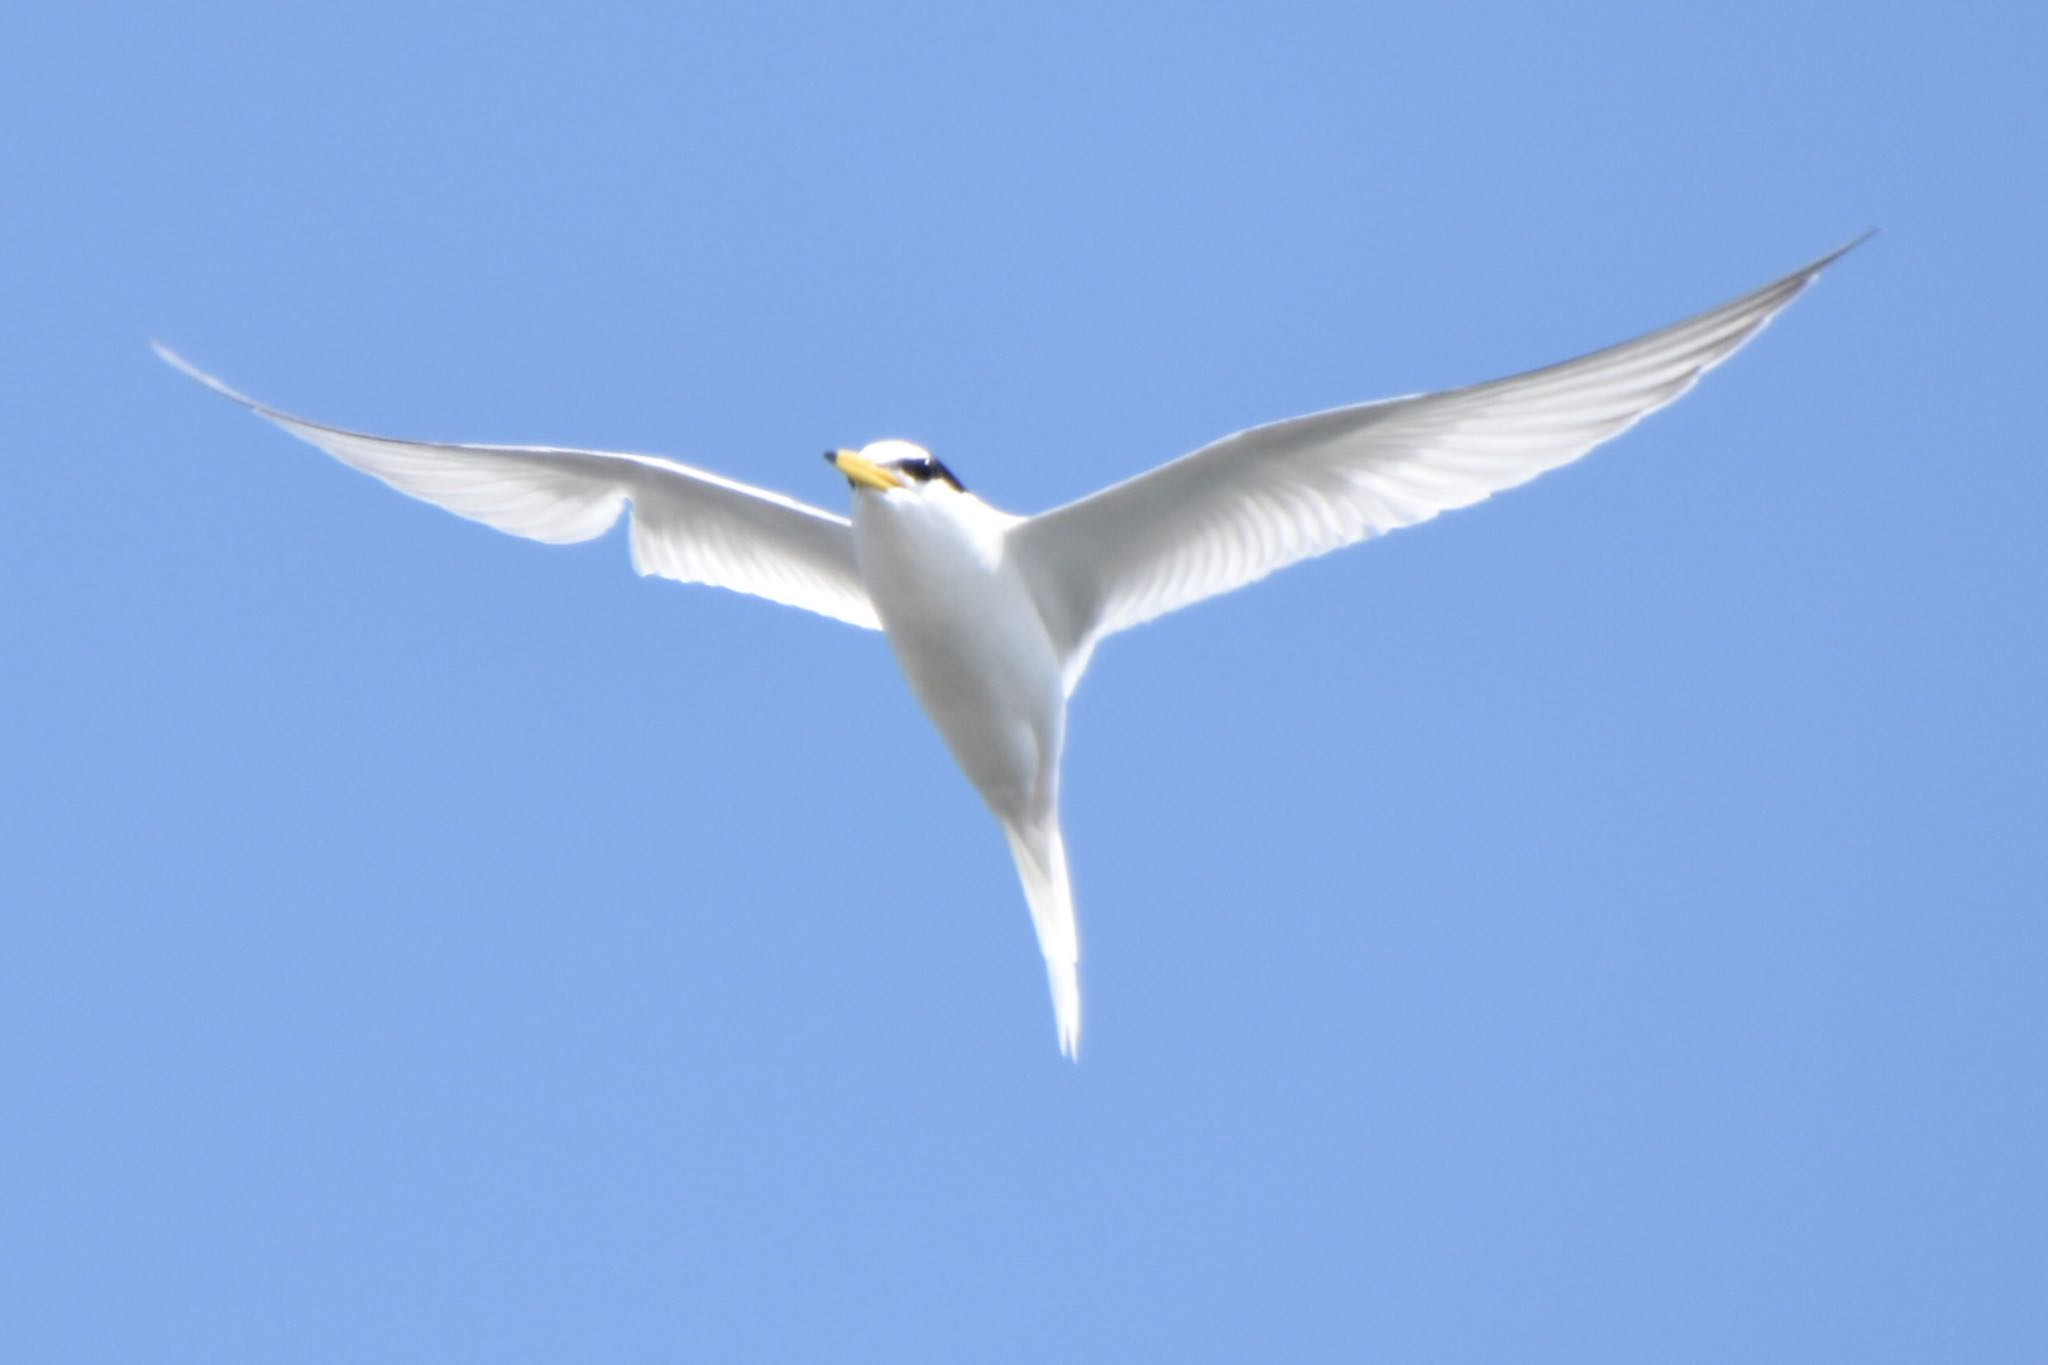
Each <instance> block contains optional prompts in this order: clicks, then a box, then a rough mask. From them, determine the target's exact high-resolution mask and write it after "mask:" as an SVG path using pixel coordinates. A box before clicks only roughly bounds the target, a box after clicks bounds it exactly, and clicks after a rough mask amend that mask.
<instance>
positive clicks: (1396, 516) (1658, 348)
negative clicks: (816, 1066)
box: [156, 234, 1868, 1057]
mask: <svg viewBox="0 0 2048 1365" xmlns="http://www.w3.org/2000/svg"><path fill="white" fill-rule="evenodd" d="M1867 235H1868V234H1866V236H1867ZM1862 240H1863V238H1858V239H1857V241H1856V242H1851V243H1850V244H1849V245H1848V246H1845V247H1842V248H1841V249H1840V250H1838V251H1835V252H1832V253H1830V254H1829V255H1827V256H1824V257H1822V258H1821V259H1820V260H1818V261H1815V262H1814V263H1813V264H1811V265H1808V266H1806V267H1804V268H1802V269H1800V270H1796V271H1794V272H1793V273H1792V274H1790V275H1787V276H1785V277H1784V278H1783V279H1781V280H1778V281H1777V282H1775V283H1773V284H1768V285H1765V286H1764V287H1763V288H1761V289H1758V290H1756V291H1755V292H1754V293H1750V294H1745V295H1743V296H1742V297H1741V298H1739V299H1736V300H1734V301H1733V302H1731V303H1725V304H1723V305H1721V306H1720V307H1718V308H1714V309H1710V310H1708V311H1707V312H1704V313H1701V314H1699V315H1698V316H1696V317H1692V318H1688V319H1687V320H1685V321H1684V322H1680V323H1676V324H1674V325H1672V326H1669V327H1665V328H1663V329H1662V330H1660V331H1655V332H1651V333H1649V334H1648V335H1646V336H1642V337H1638V338H1637V339H1635V340H1634V341H1626V342H1623V343H1621V344H1620V345H1618V346H1612V347H1609V348H1608V349H1606V350H1602V351H1595V352H1594V353H1592V354H1591V355H1586V356H1582V357H1580V358H1579V359H1577V360H1570V361H1566V362H1565V363H1563V364H1560V365H1552V366H1549V367H1547V368H1545V369H1540V370H1532V371H1530V372H1528V373H1526V374H1520V375H1515V376H1513V377H1511V378H1507V379H1498V380H1494V381H1493V382H1491V383H1485V384H1475V385H1472V386H1470V387H1468V388H1460V389H1448V390H1445V391H1444V392H1441V393H1429V394H1417V395H1413V396H1410V397H1406V398H1393V399H1387V400H1384V401H1381V402H1376V403H1364V404H1360V405H1358V406H1355V407H1346V408H1334V409H1332V410H1330V411H1327V412H1318V413H1312V414H1309V415H1308V416H1305V417H1295V418H1290V419H1288V420H1286V421H1281V422H1274V423H1271V424H1269V425H1266V426H1259V427H1252V428H1250V429H1249V430H1246V431H1240V432H1238V433H1236V434H1235V435H1231V436H1226V437H1224V438H1223V439H1222V440H1220V441H1216V442H1214V443H1213V444H1211V445H1207V446H1204V447H1202V448H1201V449H1200V450H1197V451H1195V452H1194V453H1193V454H1191V455H1186V456H1183V457H1182V458H1180V459H1178V460H1174V461H1172V462H1171V463H1168V464H1164V465H1161V466H1160V467H1159V468H1157V469H1154V470H1151V471H1149V472H1148V473H1144V474H1140V475H1138V476H1137V477H1135V478H1132V479H1127V480H1125V481H1124V482H1122V483H1119V484H1116V485H1114V486H1112V487H1109V488H1106V489H1103V490H1102V491H1101V492H1098V493H1093V494H1090V495H1089V496H1087V497H1085V498H1082V499H1080V500H1079V501H1077V502H1071V503H1068V504H1067V505H1066V506H1064V507H1058V508H1055V509H1054V510H1052V511H1050V512H1044V513H1040V514H1039V515H1038V516H1035V517H1020V516H1016V515H1014V514H1012V513H1009V512H1004V511H1001V510H999V509H997V508H994V507H991V506H990V505H989V504H988V503H986V502H983V501H982V500H981V499H980V498H978V497H976V496H975V495H974V494H972V493H970V492H968V491H967V489H966V488H965V487H964V486H963V485H962V484H961V482H960V480H959V479H957V478H956V477H954V475H953V472H952V471H951V470H949V469H948V468H947V467H946V466H945V465H944V464H942V463H940V461H939V460H937V459H936V458H934V457H933V456H932V454H931V453H930V452H929V451H927V450H925V449H924V448H922V447H921V446H917V445H913V444H911V443H910V442H908V441H902V440H883V441H875V442H873V443H871V444H869V445H867V446H864V447H862V448H861V449H860V450H858V451H854V450H831V451H827V452H826V454H825V458H826V459H827V460H828V461H830V462H831V463H832V464H833V466H834V467H836V468H837V469H838V470H839V472H840V473H841V474H843V475H845V477H846V479H847V482H848V484H849V486H850V488H851V493H852V498H853V509H852V516H851V518H848V517H842V516H839V515H837V514H835V513H832V512H827V511H824V510H822V509H820V508H817V507H812V506H810V505H808V504H806V503H802V502H798V501H797V500H795V499H793V498H789V497H785V496H783V495H782V494H780V493H772V492H768V491H766V490H764V489H759V488H753V487H750V486H748V485H746V484H743V483H738V482H735V481H734V480H731V479H726V478H721V477H720V476H718V475H716V474H712V473H709V472H707V471H705V470H701V469H695V468H692V467H691V466H689V465H686V464H681V463H678V462H677V461H674V460H668V459H662V458H659V457H657V456H652V455H631V454H621V453H614V452H608V451H597V450H574V449H566V448H562V447H557V446H507V445H472V444H467V443H455V442H444V441H399V440H393V439H391V438H389V437H385V436H370V435H366V434H364V433H362V432H357V431H347V430H344V429H342V428H339V427H331V426H325V425H323V424H321V423H318V422H309V421H307V420H305V419H304V418H301V417H294V416H292V415H291V414H289V413H285V412H280V411H278V410H277V409H276V408H272V407H268V406H266V405H264V404H262V403H259V402H257V401H256V400H254V399H252V398H248V397H246V396H244V395H243V394H240V393H237V392H236V391H235V390H234V389H231V388H229V387H228V386H227V385H226V384H224V383H222V382H221V381H220V380H218V379H215V378H214V377H213V376H211V375H209V374H206V373H205V372H204V371H202V370H200V369H198V368H197V367H196V366H194V365H192V364H191V363H190V362H188V361H186V360H185V359H184V358H182V357H181V356H179V355H177V354H176V353H175V352H173V351H171V350H170V349H169V348H167V347H165V346H163V345H161V344H157V345H156V351H157V354H158V355H159V356H161V357H162V358H163V359H164V360H165V361H167V362H168V363H170V364H171V365H173V366H175V367H176V368H177V369H179V370H181V371H183V372H184V373H186V374H188V375H190V376H191V377H192V378H194V379H196V380H198V381H199V382H200V383H202V384H204V385H206V386H207V387H208V388H210V389H213V390H214V391H215V392H217V393H220V394H224V395H225V396H227V397H229V398H232V399H233V400H235V401H236V402H237V403H240V404H242V405H243V406H245V407H247V408H249V409H251V410H253V411H254V412H256V413H258V414H259V415H261V416H263V417H266V418H268V419H269V420H270V421H272V422H274V423H276V424H277V425H278V426H280V427H283V428H284V429H285V430H286V431H287V432H290V433H291V434H292V435H294V436H297V437H299V438H300V439H301V440H304V441H308V442H310V443H312V444H313V445H316V446H318V447H319V448H320V449H322V450H324V451H326V452H327V453H328V454H330V455H332V456H334V457H335V458H336V459H338V460H340V461H341V462H342V463H344V464H347V465H352V466H353V467H355V468H357V469H360V470H362V471H363V472H364V473H367V474H372V475H375V476H376V477H377V478H379V479H382V480H383V481H384V482H385V483H387V484H390V485H391V486H392V487H393V488H396V489H398V490H399V491H400V492H402V493H408V494H411V495H412V496H413V497H416V498H422V499H424V500H426V501H428V502H431V503H435V504H437V505H438V506H441V507H445V508H447V509H448V510H449V511H451V512H454V513H456V514H457V515H459V516H463V517H468V518H470V519H472V520H474V521H481V522H483V523H484V524H486V525H488V526H494V527H496V528H497V529H499V530H501V531H509V532H511V533H512V534H514V535H519V536H526V537H528V538H530V539H533V540H540V541H546V542H548V543H550V544H556V545H561V544H570V543H573V542H576V541H584V540H590V539H592V538H594V537H596V536H600V535H603V534H604V533H605V532H606V531H608V530H610V529H611V528H612V526H613V525H615V524H616V523H617V522H618V519H619V516H620V514H621V513H622V512H624V511H625V510H626V508H627V507H628V506H630V507H631V508H632V509H633V516H632V531H631V535H632V552H633V565H634V567H635V568H636V569H638V570H639V571H640V572H641V573H642V574H659V575H661V576H662V577H664V578H673V579H675V580H677V581H678V582H683V583H709V584H713V585H715V586H717V587H721V588H730V589H733V590H734V591H737V592H743V593H750V594H752V595H754V596H756V597H765V598H767V599H769V600H770V601H773V602H781V603H785V604H787V605H789V606H793V607H803V608H805V609H807V610H809V611H814V612H817V613H818V614H820V615H822V616H829V617H832V618H833V619H834V620H838V621H844V622H846V623H847V624H848V625H854V626H861V627H865V628H867V629H869V630H876V629H879V630H880V631H882V633H883V634H884V635H885V636H887V637H888V640H889V644H890V647H891V648H892V649H894V650H895V653H896V660H897V663H898V664H899V665H901V667H902V669H903V672H904V675H905V676H906V677H907V678H908V679H909V681H910V688H911V691H912V692H913V693H915V694H916V696H917V700H918V702H919V703H920V704H921V705H922V706H923V707H924V709H925V713H926V714H927V715H929V716H930V717H931V719H932V722H933V723H934V724H935V725H937V726H938V728H939V733H940V734H942V735H943V736H945V739H946V743H947V745H948V746H949V747H950V748H951V749H952V751H953V757H954V758H955V759H956V760H957V761H958V762H959V764H960V767H961V769H962V770H963V771H965V772H966V774H967V778H968V780H969V781H970V782H972V783H973V784H974V787H975V790H977V791H979V792H980V793H981V796H982V799H983V800H984V801H986V802H987V803H988V807H989V809H990V810H991V811H992V812H994V814H995V817H996V819H997V821H998V822H1000V823H1001V825H1002V827H1003V833H1004V835H1005V836H1007V837H1008V839H1009V841H1010V851H1011V853H1012V855H1013V856H1014V857H1015V859H1016V863H1017V872H1018V875H1019V877H1020V878H1021V879H1022V880H1023V883H1024V895H1025V899H1026V901H1027V902H1028V903H1029V905H1030V909H1031V920H1032V924H1033V925H1034V926H1035V927H1036V929H1037V932H1038V946H1039V949H1040V951H1041V952H1043V954H1044V955H1045V968H1046V975H1047V977H1048V979H1049V981H1050V983H1051V987H1052V1003H1053V1016H1054V1022H1055V1024H1056V1026H1057V1028H1058V1032H1059V1045H1060V1051H1061V1052H1062V1053H1063V1054H1065V1055H1066V1056H1068V1057H1074V1056H1076V1055H1077V1054H1078V1049H1079V1046H1080V1041H1081V979H1080V962H1081V941H1080V936H1079V933H1078V931H1077V928H1076V924H1075V918H1074V900H1073V891H1072V888H1071V886H1070V884H1069V879H1068V875H1067V850H1066V844H1065V841H1064V840H1063V839H1062V837H1061V833H1060V811H1059V796H1060V749H1061V745H1062V742H1063V741H1064V739H1065V737H1066V719H1067V699H1068V698H1069V697H1071V696H1072V695H1073V692H1074V688H1075V686H1076V684H1078V683H1079V682H1080V681H1081V675H1082V673H1083V672H1084V671H1085V670H1086V669H1087V667H1088V661H1089V658H1090V656H1092V655H1093V654H1094V652H1095V647H1096V646H1097V645H1099V644H1100V643H1101V642H1102V641H1103V640H1104V639H1105V638H1107V637H1108V636H1110V635H1113V634H1115V633H1116V632H1118V631H1120V630H1127V629H1129V628H1130V627H1132V626H1135V625H1139V624H1142V623H1143V622H1146V621H1150V620H1152V619H1153V618H1154V617H1157V616H1162V615H1164V614H1165V613H1167V612H1170V611H1173V610H1175V609H1177V608H1180V607H1185V606H1189V605H1191V604H1193V603H1195V602H1199V601H1201V600H1202V599H1204V598H1207V597H1214V596H1216V595H1218V594H1219V593H1226V592H1229V591H1231V590H1232V589H1234V588H1241V587H1243V586H1244V585H1245V584H1247V583H1251V582H1255V581H1256V580H1258V579H1261V578H1264V577H1265V576H1266V575H1267V574H1270V573H1272V572H1273V571H1274V570H1276V569H1282V568H1285V567H1286V566H1287V565H1289V564H1293V563H1295V562H1297V561H1299V560H1303V559H1307V558H1310V557H1311V556H1314V555H1320V554H1324V553H1327V552H1328V551H1331V550H1335V549H1337V548H1339V547H1340V546H1344V545H1349V544H1352V543H1353V542H1355V541H1359V540H1364V539H1365V538H1366V537H1368V536H1373V535H1377V534H1379V533H1381V532H1384V531H1392V530H1395V529H1397V528H1399V527H1403V526H1413V525H1415V524H1417V523H1418V522H1423V521H1427V520H1429V519H1430V518H1431V517H1433V516H1435V515H1436V514H1437V513H1439V512H1444V511H1448V510H1450V509H1452V508H1454V507H1465V506H1468V505H1470V504H1472V503H1475V502H1478V501H1480V500H1481V499H1483V498H1485V497H1487V496H1489V495H1490V494H1493V493H1497V492H1499V491H1501V490H1502V489H1505V488H1513V487H1514V486H1515V485H1517V484H1521V483H1526V482H1527V481H1528V480H1530V479H1533V478H1535V477H1536V476H1537V475H1538V474H1541V473H1543V472H1544V471H1545V470H1550V469H1555V468H1557V467H1558V466H1559V465H1563V464H1568V463H1570V462H1571V461H1573V460H1576V459H1578V458H1579V457H1580V456H1582V455H1584V454H1585V453H1586V452H1588V451H1590V450H1591V449H1593V447H1594V446H1596V445H1599V444H1600V443H1601V442H1603V441H1606V440H1608V439H1609V438H1611V437H1614V436H1618V435H1620V434H1621V433H1622V432H1624V431H1626V430H1627V429H1628V428H1629V427H1631V426H1634V425H1635V424H1636V423H1637V422H1638V421H1640V420H1641V419H1642V418H1643V417H1645V416H1647V415H1648V414H1650V413H1652V412H1655V411H1656V410H1657V409H1658V408H1661V407H1663V406H1664V405H1665V404H1667V403H1669V402H1671V401H1672V400H1673V399H1675V398H1677V397H1678V396H1679V395H1680V394H1682V393H1684V392H1685V391H1686V390H1687V389H1689V388H1691V387H1692V386H1693V384H1694V383H1695V382H1696V381H1697V380H1698V379H1699V377H1700V376H1701V375H1702V374H1704V373H1705V372H1706V371H1707V370H1709V369H1712V368H1713V367H1714V366H1715V365H1718V364H1719V363H1720V362H1722V361H1723V360H1726V359H1727V358H1728V357H1729V356H1731V355H1733V354H1734V353H1735V351H1736V350H1737V349H1739V348H1740V347H1741V346H1742V345H1743V343H1744V342H1746V341H1748V340H1749V339H1750V338H1751V337H1753V336H1755V335H1756V334H1757V332H1758V331H1760V330H1761V329H1762V328H1763V326H1764V324H1765V323H1767V322H1769V321H1770V320H1771V319H1772V318H1773V317H1774V316H1776V315H1777V313H1778V312H1779V310H1781V309H1783V308H1784V307H1785V306H1786V305H1787V304H1789V303H1790V302H1791V301H1792V300H1793V299H1795V298H1797V297H1798V296H1799V294H1800V293H1801V292H1802V291H1804V290H1805V289H1806V287H1807V286H1808V285H1810V284H1812V283H1813V281H1814V280H1815V279H1816V278H1817V277H1818V276H1819V275H1820V273H1821V271H1823V270H1824V269H1826V268H1827V267H1828V266H1829V265H1831V264H1832V263H1833V262H1834V261H1835V260H1837V259H1838V258H1839V257H1841V256H1842V255H1843V254H1844V253H1845V252H1847V251H1849V250H1850V249H1851V248H1852V247H1854V246H1856V245H1858V244H1859V243H1860V242H1861V241H1862Z"/></svg>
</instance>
